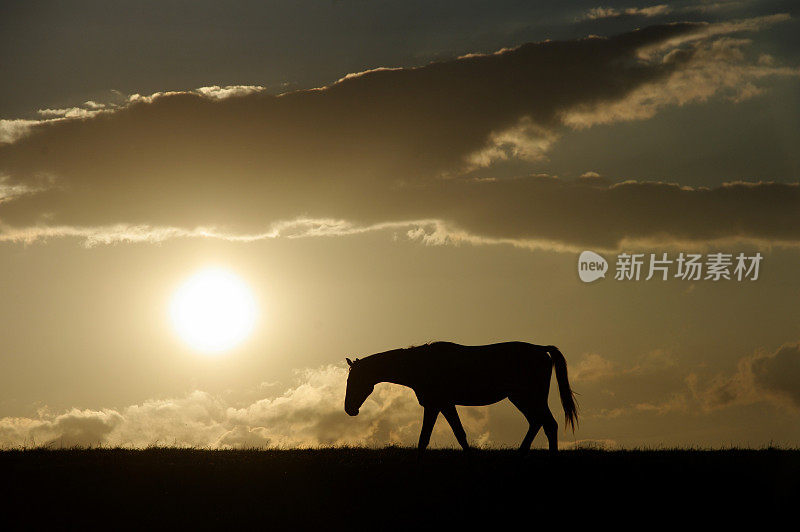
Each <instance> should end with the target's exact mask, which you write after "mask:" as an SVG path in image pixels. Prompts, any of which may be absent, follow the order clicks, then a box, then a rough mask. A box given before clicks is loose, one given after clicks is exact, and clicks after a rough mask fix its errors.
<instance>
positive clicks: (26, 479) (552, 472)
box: [0, 448, 800, 530]
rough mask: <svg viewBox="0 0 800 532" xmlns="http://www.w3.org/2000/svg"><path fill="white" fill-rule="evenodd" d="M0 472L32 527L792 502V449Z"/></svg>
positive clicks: (6, 501) (101, 453)
mask: <svg viewBox="0 0 800 532" xmlns="http://www.w3.org/2000/svg"><path fill="white" fill-rule="evenodd" d="M0 474H1V475H2V479H3V483H4V485H5V486H6V487H7V488H10V489H9V490H8V491H9V494H8V495H6V496H5V497H4V498H3V502H2V504H3V506H5V507H6V508H5V510H6V511H7V512H12V513H17V514H19V515H27V516H31V518H32V519H35V520H38V521H36V522H37V524H42V523H41V520H42V519H49V518H50V517H51V516H56V520H55V521H53V522H54V523H55V524H80V523H86V522H89V521H93V522H100V523H105V524H107V525H108V526H111V523H116V524H120V523H124V524H128V525H133V524H145V525H162V526H168V525H169V526H175V525H177V526H184V525H186V526H188V525H190V524H193V523H194V524H201V525H207V526H215V527H222V528H232V527H233V526H234V525H263V527H267V528H271V527H273V526H278V525H289V526H301V525H302V526H301V528H304V527H305V526H318V527H320V526H325V527H330V526H334V528H339V527H352V528H359V529H360V528H374V529H375V530H383V529H388V528H402V527H404V526H406V525H413V526H416V525H418V524H419V523H420V522H422V521H425V522H442V523H450V524H452V523H467V524H474V525H477V523H479V522H487V523H493V524H498V523H499V522H501V521H502V520H505V519H506V518H508V517H511V516H514V517H522V518H524V519H527V520H528V521H530V520H531V519H534V518H535V519H539V516H544V515H559V516H566V517H570V518H572V519H576V518H581V517H585V518H587V519H590V520H591V519H594V520H596V519H600V520H602V519H603V518H604V517H605V518H609V519H611V520H613V519H616V518H617V517H615V516H621V515H624V516H626V517H628V518H630V517H634V516H650V517H648V518H649V519H652V518H653V516H659V517H658V518H659V519H660V520H663V519H671V518H672V519H682V518H683V517H684V516H688V515H690V514H691V512H700V513H701V514H702V515H706V516H712V515H714V514H715V513H720V514H726V515H731V512H735V513H737V514H743V513H750V514H752V515H758V514H765V513H768V514H769V515H774V514H775V513H776V512H778V513H787V512H789V511H790V510H791V509H792V508H794V507H795V505H796V504H797V502H800V498H799V497H798V496H800V451H794V450H774V449H768V450H759V451H756V450H735V449H734V450H725V451H694V450H685V451H684V450H664V451H596V450H574V451H564V452H561V453H559V455H557V456H550V455H549V454H548V453H546V452H544V451H534V452H532V453H531V454H530V455H528V456H527V457H525V458H524V459H520V458H519V457H518V456H517V455H516V453H515V452H513V451H506V450H483V451H477V452H476V453H474V455H472V456H471V457H470V458H469V459H467V458H465V456H464V455H462V453H461V452H460V451H454V450H431V451H429V452H428V453H427V455H426V456H425V459H424V460H423V462H422V463H420V464H418V463H417V462H416V455H415V451H414V450H413V449H406V448H386V449H374V450H372V449H361V448H343V449H318V450H267V451H260V450H249V451H248V450H245V451H208V450H187V449H170V448H152V449H146V450H126V449H86V450H80V449H75V450H41V449H40V450H18V451H15V450H10V451H2V452H0ZM45 508H46V509H47V514H46V515H45V513H43V509H45ZM6 515H7V514H6ZM59 519H60V520H59ZM109 519H114V520H115V521H109ZM370 523H372V524H373V526H370ZM378 524H380V526H378ZM515 528H516V527H515Z"/></svg>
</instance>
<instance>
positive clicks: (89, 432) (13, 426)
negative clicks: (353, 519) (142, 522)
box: [0, 366, 488, 448]
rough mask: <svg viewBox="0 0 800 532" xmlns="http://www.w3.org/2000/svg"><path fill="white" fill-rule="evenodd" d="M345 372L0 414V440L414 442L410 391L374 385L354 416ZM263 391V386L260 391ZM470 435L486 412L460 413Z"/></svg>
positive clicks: (443, 435)
mask: <svg viewBox="0 0 800 532" xmlns="http://www.w3.org/2000/svg"><path fill="white" fill-rule="evenodd" d="M346 381H347V371H346V370H345V369H344V368H342V367H338V366H324V367H320V368H316V369H313V370H311V369H309V370H306V371H303V372H300V373H299V374H298V379H297V383H296V385H294V386H293V387H291V388H289V389H287V390H285V391H284V392H283V393H281V394H279V395H277V396H274V397H271V398H262V399H258V400H255V401H253V402H251V403H249V404H246V405H243V406H237V405H234V404H230V403H229V402H228V401H226V400H225V399H224V398H222V397H217V396H213V395H211V394H209V393H206V392H201V391H195V392H193V393H191V394H188V395H187V396H185V397H182V398H176V399H159V400H151V401H145V402H143V403H141V404H136V405H131V406H128V407H126V408H123V409H121V410H113V409H104V410H98V411H95V410H77V409H73V410H70V411H68V412H65V413H62V414H55V413H52V412H50V411H49V410H47V409H41V410H40V411H39V412H38V414H37V416H36V417H31V418H24V417H6V418H2V419H0V446H3V447H17V446H23V445H27V446H32V445H49V446H56V447H58V446H65V447H68V446H74V445H80V446H100V445H104V446H130V447H137V448H141V447H147V446H150V445H167V446H189V447H202V448H250V447H309V446H328V445H386V444H402V445H414V444H415V443H416V440H417V438H418V436H419V429H420V423H421V419H422V409H421V407H420V406H419V404H418V403H417V400H416V398H415V396H414V394H413V393H412V392H411V390H409V389H407V388H402V387H399V386H393V385H389V384H380V385H378V386H376V388H375V391H374V392H373V394H372V396H371V397H370V398H369V399H368V400H367V402H366V403H365V404H364V406H363V407H362V409H361V413H360V414H359V415H358V416H357V417H355V418H351V417H350V416H348V415H346V414H345V413H344V408H343V405H344V395H345V387H346ZM262 388H263V387H262ZM261 391H263V389H262V390H261ZM461 417H462V421H463V423H464V426H465V428H466V430H467V431H468V433H469V434H470V438H471V441H475V442H477V443H480V442H483V443H486V442H487V441H488V434H487V431H486V423H487V413H486V412H485V409H483V410H482V411H481V412H475V411H467V412H462V415H461ZM448 431H449V428H448V427H447V426H446V423H443V422H440V423H439V424H437V429H436V432H435V436H434V439H433V443H434V444H436V445H442V444H444V445H452V444H454V442H455V440H454V438H453V437H452V435H450V434H449V432H448Z"/></svg>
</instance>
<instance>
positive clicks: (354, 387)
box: [344, 358, 375, 416]
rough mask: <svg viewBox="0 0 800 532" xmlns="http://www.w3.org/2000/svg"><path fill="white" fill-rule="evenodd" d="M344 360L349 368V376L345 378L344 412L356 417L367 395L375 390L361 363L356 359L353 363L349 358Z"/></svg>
mask: <svg viewBox="0 0 800 532" xmlns="http://www.w3.org/2000/svg"><path fill="white" fill-rule="evenodd" d="M345 360H347V365H348V366H350V374H349V375H348V376H347V392H346V393H345V396H344V411H345V412H347V414H348V415H350V416H357V415H358V409H359V408H361V405H363V404H364V401H366V400H367V397H369V394H371V393H372V390H374V389H375V383H374V382H371V381H370V379H369V378H368V375H367V374H366V372H365V370H364V367H363V364H362V363H361V361H359V360H358V359H356V360H355V362H353V361H352V360H350V359H349V358H347V359H345Z"/></svg>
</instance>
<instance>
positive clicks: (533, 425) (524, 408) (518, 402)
mask: <svg viewBox="0 0 800 532" xmlns="http://www.w3.org/2000/svg"><path fill="white" fill-rule="evenodd" d="M509 400H510V401H511V403H512V404H513V405H514V406H516V407H517V409H519V411H520V412H522V415H523V416H525V419H527V420H528V432H527V433H526V434H525V438H523V439H522V443H521V444H520V446H519V452H520V454H522V455H525V454H526V453H527V452H528V451H530V449H531V444H532V443H533V439H534V438H535V437H536V434H537V433H538V432H539V429H540V428H541V427H542V423H541V422H540V421H539V419H538V417H536V416H534V415H533V408H531V406H530V403H529V402H528V401H526V400H524V399H522V398H519V397H509Z"/></svg>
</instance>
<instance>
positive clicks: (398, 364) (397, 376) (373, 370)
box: [363, 350, 412, 386]
mask: <svg viewBox="0 0 800 532" xmlns="http://www.w3.org/2000/svg"><path fill="white" fill-rule="evenodd" d="M404 358H406V357H403V356H402V354H401V353H400V350H396V351H387V352H385V353H378V354H377V355H372V356H371V357H367V358H365V359H364V360H363V362H368V363H369V366H368V371H369V375H370V377H371V379H370V380H373V381H374V382H373V384H378V383H379V382H391V383H394V384H402V385H404V386H410V385H411V384H412V382H411V378H410V375H409V373H410V372H409V371H408V370H409V368H408V364H406V363H404V362H408V361H406V360H404Z"/></svg>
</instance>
